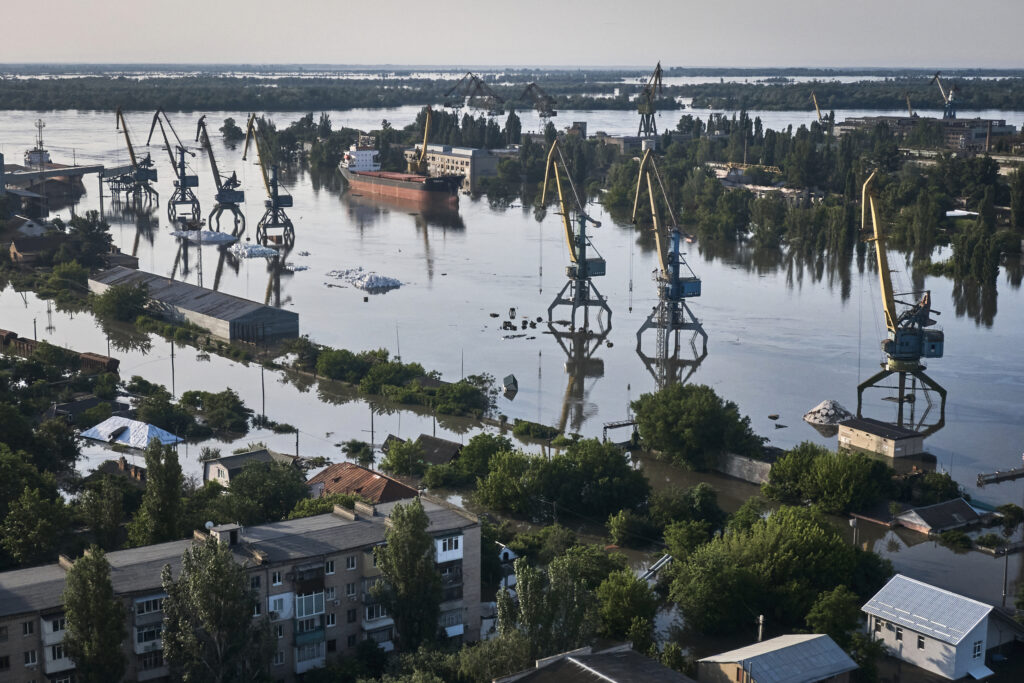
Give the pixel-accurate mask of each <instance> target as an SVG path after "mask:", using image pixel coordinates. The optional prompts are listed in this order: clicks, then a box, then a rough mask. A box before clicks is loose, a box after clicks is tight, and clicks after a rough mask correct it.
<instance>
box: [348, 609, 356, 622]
mask: <svg viewBox="0 0 1024 683" xmlns="http://www.w3.org/2000/svg"><path fill="white" fill-rule="evenodd" d="M348 623H350V624H354V623H356V611H355V610H354V609H350V610H349V611H348Z"/></svg>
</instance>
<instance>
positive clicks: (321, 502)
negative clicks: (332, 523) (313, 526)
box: [288, 493, 367, 519]
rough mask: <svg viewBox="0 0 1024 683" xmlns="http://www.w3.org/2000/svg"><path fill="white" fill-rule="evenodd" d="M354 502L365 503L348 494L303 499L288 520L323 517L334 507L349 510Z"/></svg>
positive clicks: (358, 497)
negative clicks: (338, 506)
mask: <svg viewBox="0 0 1024 683" xmlns="http://www.w3.org/2000/svg"><path fill="white" fill-rule="evenodd" d="M356 501H362V502H367V501H366V499H365V498H363V497H362V496H358V495H355V494H348V493H332V494H331V495H329V496H324V497H323V498H303V499H302V500H300V501H299V502H298V503H296V505H295V507H294V508H292V511H291V512H289V513H288V519H299V518H300V517H312V516H313V515H324V514H327V513H328V512H333V511H334V506H335V505H340V506H341V507H344V508H348V509H349V510H351V509H352V508H354V507H355V506H356Z"/></svg>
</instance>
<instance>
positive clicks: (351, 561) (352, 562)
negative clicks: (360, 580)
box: [345, 555, 377, 571]
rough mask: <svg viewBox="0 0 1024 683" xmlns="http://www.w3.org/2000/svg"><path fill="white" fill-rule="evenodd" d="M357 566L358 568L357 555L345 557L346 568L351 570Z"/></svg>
mask: <svg viewBox="0 0 1024 683" xmlns="http://www.w3.org/2000/svg"><path fill="white" fill-rule="evenodd" d="M374 566H377V565H374ZM355 568H356V556H355V555H349V556H348V557H346V558H345V569H347V570H349V571H352V570H353V569H355Z"/></svg>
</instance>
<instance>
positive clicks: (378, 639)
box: [366, 626, 395, 645]
mask: <svg viewBox="0 0 1024 683" xmlns="http://www.w3.org/2000/svg"><path fill="white" fill-rule="evenodd" d="M394 637H395V633H394V629H393V628H391V627H390V626H389V627H388V628H382V629H380V630H379V631H371V632H369V633H367V634H366V639H367V640H372V641H373V642H375V643H377V644H378V645H380V644H381V643H386V642H388V641H389V640H393V639H394Z"/></svg>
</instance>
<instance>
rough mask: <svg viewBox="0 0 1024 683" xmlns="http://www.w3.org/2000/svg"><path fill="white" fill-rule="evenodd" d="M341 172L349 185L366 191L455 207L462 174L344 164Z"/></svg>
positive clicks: (357, 189)
mask: <svg viewBox="0 0 1024 683" xmlns="http://www.w3.org/2000/svg"><path fill="white" fill-rule="evenodd" d="M341 175H342V177H343V178H344V179H345V182H347V183H348V185H349V187H350V188H351V189H352V190H353V191H355V192H360V193H363V194H368V195H374V196H378V197H386V198H390V199H400V200H406V201H412V202H415V203H417V204H433V205H438V206H448V207H456V206H458V205H459V186H460V185H461V184H462V179H463V176H458V175H452V176H438V177H427V176H421V175H415V174H411V173H388V172H385V171H350V170H349V169H347V168H345V167H344V166H342V167H341Z"/></svg>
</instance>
